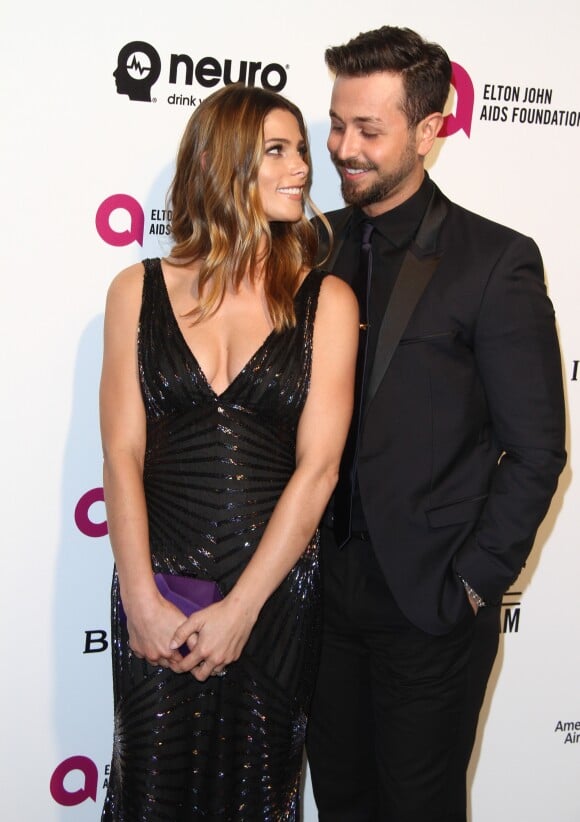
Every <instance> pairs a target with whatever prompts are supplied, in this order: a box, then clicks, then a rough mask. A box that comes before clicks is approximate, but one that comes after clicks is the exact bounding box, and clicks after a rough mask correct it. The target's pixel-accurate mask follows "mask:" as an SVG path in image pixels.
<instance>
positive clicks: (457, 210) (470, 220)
mask: <svg viewBox="0 0 580 822" xmlns="http://www.w3.org/2000/svg"><path fill="white" fill-rule="evenodd" d="M446 199H447V203H448V219H447V220H446V223H447V228H448V229H454V230H455V231H457V232H467V235H468V236H472V237H480V238H481V239H482V240H490V239H494V240H495V242H499V241H503V242H511V241H513V240H516V239H522V240H527V241H529V242H533V240H531V238H530V237H529V236H527V235H525V234H523V233H522V232H521V231H518V230H517V229H515V228H512V227H511V226H508V225H505V224H504V223H500V222H498V221H497V220H493V219H491V218H490V217H486V216H484V215H483V214H479V213H477V212H475V211H472V210H470V209H469V208H466V207H465V206H462V205H459V204H458V203H455V202H453V201H452V200H449V199H448V198H446Z"/></svg>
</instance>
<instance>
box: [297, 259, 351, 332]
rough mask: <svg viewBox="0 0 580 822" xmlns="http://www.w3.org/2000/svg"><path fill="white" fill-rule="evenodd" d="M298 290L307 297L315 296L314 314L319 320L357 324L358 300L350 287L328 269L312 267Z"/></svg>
mask: <svg viewBox="0 0 580 822" xmlns="http://www.w3.org/2000/svg"><path fill="white" fill-rule="evenodd" d="M300 292H301V293H302V294H304V295H305V296H308V297H313V296H316V298H317V310H316V316H317V320H318V321H319V322H334V321H335V320H336V319H337V318H338V319H340V320H341V321H345V322H350V321H351V319H352V321H353V322H355V321H356V323H357V324H358V302H357V299H356V297H355V295H354V292H353V290H352V288H351V287H350V286H349V285H348V284H347V283H345V282H344V280H341V279H340V277H337V276H336V275H335V274H332V273H331V272H330V271H327V270H326V269H323V268H313V269H312V270H311V271H309V272H308V273H307V274H306V275H305V277H304V279H303V280H302V284H301V286H300Z"/></svg>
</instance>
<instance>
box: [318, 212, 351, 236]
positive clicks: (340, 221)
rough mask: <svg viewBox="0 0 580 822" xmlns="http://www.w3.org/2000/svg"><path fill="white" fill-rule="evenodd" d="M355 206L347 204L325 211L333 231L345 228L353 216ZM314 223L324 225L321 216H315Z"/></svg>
mask: <svg viewBox="0 0 580 822" xmlns="http://www.w3.org/2000/svg"><path fill="white" fill-rule="evenodd" d="M352 212H353V207H352V206H345V207H344V208H337V209H334V210H333V211H325V212H324V216H325V217H326V219H327V220H328V222H329V223H330V227H331V228H332V230H333V232H334V233H336V232H337V231H340V230H341V229H342V228H344V227H345V226H346V225H348V223H349V222H350V220H351V218H352ZM314 223H315V224H316V225H317V226H322V225H323V224H322V221H321V220H320V218H319V217H314Z"/></svg>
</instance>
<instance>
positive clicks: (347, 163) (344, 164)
mask: <svg viewBox="0 0 580 822" xmlns="http://www.w3.org/2000/svg"><path fill="white" fill-rule="evenodd" d="M330 159H331V160H332V162H333V163H334V165H335V166H336V167H337V168H352V169H353V170H355V171H376V169H377V167H376V166H375V165H373V164H372V163H361V162H360V160H354V159H352V160H349V159H346V160H341V159H339V158H338V157H337V156H336V154H331V155H330Z"/></svg>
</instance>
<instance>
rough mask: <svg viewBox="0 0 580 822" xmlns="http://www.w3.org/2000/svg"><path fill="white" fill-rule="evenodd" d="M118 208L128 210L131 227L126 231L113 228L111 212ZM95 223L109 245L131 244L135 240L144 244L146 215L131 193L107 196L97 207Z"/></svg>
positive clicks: (100, 234)
mask: <svg viewBox="0 0 580 822" xmlns="http://www.w3.org/2000/svg"><path fill="white" fill-rule="evenodd" d="M117 209H120V210H121V211H125V212H127V214H128V215H129V217H130V220H131V222H130V223H129V228H128V229H127V230H125V231H115V229H113V228H111V224H110V218H111V214H112V213H113V211H116V210H117ZM95 224H96V226H97V231H98V232H99V237H100V238H101V239H102V240H104V241H105V242H106V243H108V244H109V245H114V246H121V245H130V243H133V242H135V240H136V241H137V242H138V243H139V245H143V232H144V230H145V215H144V214H143V209H142V208H141V206H140V205H139V203H138V202H137V200H136V199H135V198H134V197H131V196H130V195H129V194H113V195H111V197H107V199H106V200H104V201H103V202H102V203H101V205H100V206H99V208H98V209H97V214H96V217H95Z"/></svg>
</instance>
